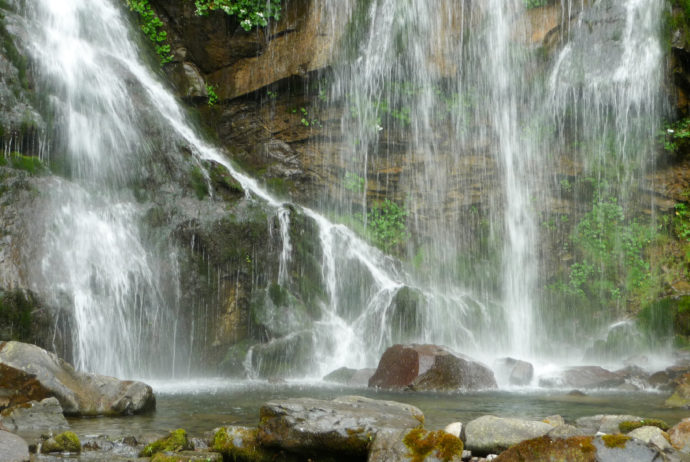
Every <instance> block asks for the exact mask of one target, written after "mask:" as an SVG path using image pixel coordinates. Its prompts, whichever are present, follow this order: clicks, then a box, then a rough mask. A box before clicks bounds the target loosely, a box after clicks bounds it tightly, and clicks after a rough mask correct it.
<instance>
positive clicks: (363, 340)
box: [24, 0, 661, 377]
mask: <svg viewBox="0 0 690 462" xmlns="http://www.w3.org/2000/svg"><path fill="white" fill-rule="evenodd" d="M476 3H478V2H470V1H462V2H452V1H442V2H439V4H431V3H430V2H425V1H422V0H411V1H408V2H399V1H393V0H376V1H371V2H356V1H354V0H352V1H351V0H348V1H345V0H329V1H328V2H327V5H326V8H325V9H324V11H326V12H327V13H328V12H331V13H332V12H334V11H337V12H339V14H342V15H346V16H348V17H349V18H350V21H351V24H352V25H353V27H350V31H351V35H350V36H349V37H346V39H345V46H344V48H345V50H344V51H342V50H341V53H339V54H336V55H335V56H337V57H338V59H342V60H343V61H341V63H342V65H336V66H335V69H334V75H335V77H334V81H333V82H332V85H331V92H330V94H329V95H328V104H330V105H331V106H333V107H336V108H340V109H342V114H343V115H342V117H341V119H340V123H339V125H340V130H341V131H342V133H346V134H348V135H347V139H346V143H347V146H348V150H346V152H344V156H343V157H342V158H341V159H339V164H338V165H342V172H341V173H342V177H343V180H344V181H343V184H344V185H345V186H344V188H343V189H341V190H340V191H338V194H337V195H336V197H335V198H331V199H329V200H328V201H324V203H322V204H321V207H322V208H323V209H325V210H328V211H329V212H328V214H329V215H335V216H337V217H339V218H343V216H345V215H352V216H354V217H356V219H357V220H359V222H360V223H361V225H362V226H364V227H367V226H372V223H370V222H371V221H373V220H376V218H377V217H376V215H375V214H372V213H371V212H370V213H367V210H368V209H371V208H372V206H378V204H379V203H380V200H381V199H383V197H382V196H378V197H376V196H373V195H372V194H370V192H369V191H368V183H369V181H375V182H377V183H378V184H389V183H390V184H392V183H394V181H393V180H392V178H393V177H394V176H395V177H397V181H396V182H395V183H396V184H397V186H396V187H395V188H394V189H391V190H390V191H389V192H390V197H388V198H389V199H392V200H393V201H394V202H395V203H397V204H404V206H405V207H406V209H407V212H408V213H409V215H408V220H407V221H408V222H409V223H411V227H412V231H413V232H414V234H415V236H417V237H416V239H417V241H416V242H414V244H400V243H397V244H396V246H394V247H392V248H389V249H387V250H389V251H392V252H397V253H398V255H399V256H403V257H404V256H405V255H407V256H408V257H414V258H410V260H412V261H413V263H412V264H402V263H400V261H399V260H398V259H396V258H392V257H389V256H387V255H386V254H385V253H384V252H381V251H379V250H378V249H376V248H374V247H372V246H370V245H368V244H367V243H365V242H364V241H363V240H361V239H360V238H359V237H357V235H356V234H355V233H353V232H352V231H351V230H350V229H348V228H347V227H345V226H343V225H337V224H333V223H331V222H330V221H329V220H327V219H326V218H325V217H324V216H323V215H321V214H319V213H317V212H315V211H313V210H310V209H307V208H297V210H298V212H297V213H300V214H302V215H304V216H306V217H308V218H309V219H310V220H313V222H315V223H316V225H317V227H318V237H319V243H318V244H319V246H320V250H321V261H320V265H321V275H320V276H321V279H322V286H323V287H322V288H321V289H323V290H322V291H323V293H324V294H325V295H324V297H322V298H321V299H320V300H319V301H318V302H316V303H317V305H318V306H316V307H315V309H316V311H318V314H317V315H315V316H313V318H314V320H309V322H306V320H305V318H304V317H301V315H298V314H297V312H296V311H295V313H294V316H293V315H292V314H291V316H289V317H287V318H280V319H287V321H285V322H287V324H288V327H290V328H291V329H292V331H291V332H290V333H288V334H287V335H284V336H282V337H281V336H278V337H275V338H271V339H270V340H269V342H268V343H269V344H270V343H273V344H276V345H277V347H278V349H280V350H282V351H284V352H285V351H287V352H288V353H289V352H290V351H291V350H290V348H292V345H294V344H295V341H296V340H299V341H300V342H301V341H302V340H303V339H306V343H308V346H307V347H303V346H298V347H297V349H298V350H299V351H301V352H303V353H304V354H305V355H306V356H308V359H307V363H308V367H307V368H306V369H301V370H300V372H299V373H300V374H306V375H312V376H319V377H320V376H321V375H322V374H323V373H325V372H328V371H330V370H332V369H334V368H336V367H339V366H349V367H365V366H372V365H374V364H375V363H376V361H377V360H378V358H379V357H380V354H381V353H382V352H383V351H384V350H385V349H386V348H387V347H388V346H390V345H391V344H393V343H395V342H410V341H417V342H429V343H438V344H445V345H448V346H450V347H452V348H455V349H457V350H460V351H463V352H466V353H469V354H474V355H477V356H478V357H481V358H483V359H490V358H492V357H495V356H496V355H499V354H510V355H517V356H521V357H532V358H533V357H535V356H539V355H544V354H545V351H544V349H541V350H540V349H539V348H538V346H539V345H540V344H546V345H547V348H551V347H550V346H548V342H549V340H550V335H551V333H550V332H549V331H548V329H546V328H544V327H543V326H542V321H541V315H540V301H539V300H538V296H537V294H536V291H537V286H538V285H539V283H540V282H541V281H540V279H539V278H540V276H541V275H539V274H538V268H539V265H540V257H539V255H538V252H537V247H538V243H539V240H540V239H541V238H540V233H539V227H538V225H537V223H538V220H539V217H538V213H539V211H540V210H541V209H543V208H544V207H545V206H544V203H546V202H548V201H547V199H546V197H547V193H546V192H545V187H544V184H549V183H550V182H552V180H551V178H550V175H549V166H550V165H551V164H552V160H551V159H550V158H549V155H550V153H551V151H552V149H553V146H563V145H564V144H566V141H569V138H568V137H571V136H573V135H572V133H571V132H572V130H571V129H570V128H568V129H567V130H566V129H565V128H564V127H565V126H566V125H568V127H570V125H571V124H572V121H571V120H565V119H566V114H568V115H569V114H570V113H571V112H570V111H568V108H569V107H570V106H575V107H576V108H578V111H575V113H576V114H577V115H578V117H581V118H582V119H583V120H585V122H586V124H581V125H582V126H585V125H587V124H589V123H590V122H591V124H592V126H597V127H601V126H607V124H610V126H611V127H613V128H615V129H616V130H617V138H616V140H617V141H616V142H617V143H618V145H619V146H620V147H621V149H622V150H623V151H624V152H627V150H628V147H629V146H631V137H638V136H639V137H643V136H646V135H647V134H648V133H649V132H648V131H645V132H642V131H640V130H641V127H642V125H641V123H638V122H636V121H637V120H638V119H639V120H642V119H643V118H650V119H658V118H659V114H660V113H659V111H660V108H659V106H660V105H659V104H657V99H658V93H659V80H660V79H659V68H660V62H659V61H660V59H661V57H660V54H659V55H657V54H655V53H656V51H655V50H658V49H659V39H658V29H660V27H659V22H660V19H659V18H660V16H661V7H660V6H655V4H656V2H655V1H654V0H626V2H623V3H624V8H626V12H627V15H626V16H625V17H626V20H625V21H624V25H625V28H624V31H623V32H622V34H625V35H624V36H625V40H626V41H625V43H626V44H627V46H626V48H625V52H624V53H623V54H622V57H621V62H620V66H618V67H617V68H616V69H617V70H616V71H615V72H611V70H610V69H608V70H607V69H606V68H604V67H602V68H600V69H598V70H597V71H596V73H597V75H596V76H597V77H598V78H599V80H597V81H596V82H597V83H596V84H594V85H592V86H587V85H586V84H583V81H582V80H576V79H575V77H576V76H578V75H579V76H582V72H580V71H579V69H581V67H580V66H586V67H587V68H589V66H588V65H587V64H586V61H585V62H584V63H583V62H582V61H583V59H584V58H585V57H586V56H587V52H586V51H583V50H584V49H585V48H584V47H586V43H587V42H586V38H585V36H586V31H585V30H584V29H583V28H581V26H580V24H581V23H575V24H571V14H572V15H575V12H576V11H579V9H582V5H580V6H579V9H578V8H576V6H577V3H578V2H574V3H572V2H570V1H565V0H564V1H562V2H561V5H560V9H558V7H559V5H552V7H553V8H556V9H558V11H557V12H556V15H557V16H558V17H559V18H560V20H561V21H562V24H561V30H562V34H561V35H562V39H563V40H565V41H566V44H565V46H564V49H563V51H562V52H561V53H560V55H559V56H558V59H557V60H556V61H555V64H554V66H553V69H552V70H551V72H550V75H551V80H550V81H549V82H546V81H544V79H543V78H540V77H539V76H538V75H539V72H542V73H543V74H544V75H546V73H545V72H543V69H544V68H545V67H547V66H548V63H545V62H544V60H543V58H541V55H540V53H539V51H538V47H537V46H535V45H534V44H533V43H532V42H530V40H531V37H532V36H533V35H534V34H535V33H536V32H535V30H534V29H536V27H535V26H534V24H532V23H530V22H529V19H528V16H529V15H527V14H526V13H527V12H526V11H525V8H526V6H525V3H524V2H523V1H521V0H509V1H505V0H490V1H487V2H479V3H481V4H479V5H477V4H476ZM602 8H604V7H602ZM585 11H589V10H585ZM24 12H25V14H24V16H25V17H26V20H27V23H28V28H29V30H30V31H31V33H30V34H29V36H30V37H31V45H30V46H31V53H32V56H33V59H34V60H35V62H36V65H37V67H38V71H39V72H38V73H39V77H40V85H41V87H42V88H41V90H42V91H45V92H46V93H47V94H49V95H50V98H51V107H52V109H53V112H54V113H55V124H54V125H55V126H56V127H60V130H59V131H58V134H57V142H56V143H55V147H54V149H53V151H54V152H64V153H65V157H66V159H67V165H68V166H69V170H70V174H71V178H72V181H71V182H65V185H64V186H63V187H61V188H59V190H56V191H55V194H54V199H55V204H56V205H55V207H54V209H55V211H54V213H53V214H51V215H50V218H49V219H47V220H46V225H45V226H46V230H47V231H46V235H47V236H48V239H46V244H45V250H44V258H43V260H42V262H41V264H40V265H37V269H36V274H35V276H34V280H35V286H36V289H37V290H38V291H39V292H40V293H44V294H45V293H47V294H48V295H49V296H51V297H52V299H53V301H54V304H56V305H60V304H65V303H68V304H71V306H73V308H74V319H75V321H76V323H77V328H76V331H75V334H74V336H75V338H74V340H75V342H74V343H75V345H74V346H75V359H76V362H77V365H78V366H79V367H80V368H83V369H89V370H94V371H99V372H105V373H110V374H115V375H120V376H127V375H132V374H136V375H151V374H156V373H160V371H161V370H167V371H170V370H172V371H173V373H175V370H176V368H177V369H180V368H182V367H184V365H185V364H187V365H188V364H189V362H190V357H189V355H190V351H191V350H192V346H191V345H192V344H193V343H194V341H199V340H198V339H197V340H195V339H189V338H187V337H188V336H189V333H187V332H178V331H177V330H176V327H177V325H176V322H177V320H178V319H179V311H180V309H181V308H180V307H179V299H180V297H179V293H178V291H179V288H178V286H177V284H176V282H175V283H172V284H171V283H170V282H169V281H177V280H178V278H179V275H178V274H177V272H178V270H177V264H176V258H177V257H176V255H175V254H174V252H173V251H172V250H171V249H170V248H169V247H167V246H165V245H163V246H160V247H156V246H154V245H152V243H151V242H150V240H148V239H147V238H146V237H145V233H143V232H142V227H143V225H142V215H143V212H144V211H143V210H141V208H140V206H139V205H138V203H137V201H136V200H135V198H134V197H133V194H132V193H131V192H130V191H129V190H128V185H129V184H130V183H132V182H133V181H134V180H135V179H137V178H138V177H139V175H141V170H143V169H145V167H146V165H147V164H146V163H147V161H148V160H150V158H151V156H152V152H153V151H154V149H153V148H152V147H151V146H150V145H149V142H148V139H149V135H150V133H148V131H145V130H152V131H154V132H156V131H157V130H159V131H160V132H161V133H165V134H166V139H168V140H169V141H168V142H169V144H170V147H171V149H176V148H178V147H179V146H184V147H187V148H189V150H190V151H191V152H192V153H193V154H194V155H195V156H196V157H197V158H198V159H200V160H209V161H213V162H216V163H218V164H220V165H223V166H224V167H225V168H226V169H227V170H228V171H229V172H230V173H231V175H232V176H233V177H234V178H235V179H236V180H237V181H238V182H239V183H240V184H241V186H242V188H244V190H245V192H246V194H247V196H248V197H249V198H253V199H254V200H257V201H263V202H265V203H266V204H267V205H268V206H269V207H272V208H274V209H275V210H276V216H277V219H278V222H279V225H280V239H281V242H282V246H283V247H282V252H281V253H280V261H279V269H278V277H277V281H276V282H277V284H278V285H279V286H281V287H288V286H289V285H290V284H291V281H290V279H291V277H292V276H290V269H291V267H292V266H293V265H294V264H295V262H294V261H293V259H292V257H291V255H292V252H293V250H294V249H293V248H294V246H295V244H294V243H293V242H292V241H291V239H290V227H291V226H292V223H291V221H292V220H291V213H292V212H291V211H290V208H288V207H285V206H283V205H282V204H281V203H280V201H279V200H278V199H276V198H275V197H273V196H272V195H271V194H269V193H267V192H266V191H265V190H264V189H262V188H261V187H260V186H259V185H258V183H257V182H256V181H255V180H254V179H252V178H250V177H248V176H247V175H245V174H243V173H241V172H239V171H237V170H236V169H235V168H234V167H233V165H232V164H230V162H228V160H227V159H226V158H225V157H224V155H223V153H222V152H221V151H219V150H218V149H216V148H214V147H213V146H210V145H209V144H207V143H206V142H204V141H203V140H202V139H201V138H200V136H199V135H198V134H197V133H196V132H195V129H194V128H193V127H192V125H190V124H189V123H188V122H187V120H186V117H185V115H184V112H183V110H182V109H181V107H180V106H179V104H178V103H177V101H176V100H175V99H174V97H173V96H172V95H171V93H170V92H169V91H168V90H167V89H166V88H165V87H164V86H163V85H162V84H161V83H160V82H159V80H158V79H157V78H156V77H155V76H154V75H153V74H152V72H151V71H150V70H149V69H148V68H147V66H146V65H145V64H144V63H143V62H142V61H141V60H139V59H138V58H137V56H138V54H139V53H138V51H137V48H136V46H135V45H134V42H133V41H132V40H131V38H130V35H131V34H132V33H133V31H132V30H131V27H130V26H129V25H128V24H127V23H126V21H125V20H124V19H123V14H122V13H123V11H122V10H121V9H120V8H118V7H116V6H115V5H114V4H113V2H112V1H106V0H99V1H97V0H80V1H77V0H70V1H64V2H59V4H57V3H56V2H52V1H50V0H38V1H36V2H32V3H31V4H29V5H26V6H24ZM582 14H586V13H582ZM587 14H588V13H587ZM537 35H538V34H537ZM578 53H579V55H578ZM638 53H639V54H638ZM575 56H580V58H578V59H575V58H574V57H575ZM641 58H646V59H645V60H642V59H641ZM630 62H643V63H644V66H637V67H636V69H637V71H638V72H640V73H641V74H639V75H633V74H632V73H626V72H628V71H626V69H629V67H628V66H627V65H626V63H630ZM590 77H592V79H593V76H590ZM643 78H644V80H645V82H646V83H645V84H640V85H636V84H633V83H635V82H638V81H640V80H642V79H643ZM638 79H639V80H638ZM590 80H591V79H590V78H589V77H587V74H586V73H585V81H590ZM132 91H134V92H136V100H137V101H139V103H137V104H134V102H133V100H134V98H132V96H131V92H132ZM583 95H584V96H583ZM554 114H555V117H554ZM631 116H632V117H631ZM642 116H644V117H642ZM554 119H555V123H553V120H554ZM547 123H553V124H554V125H557V126H560V128H561V131H557V134H556V135H551V134H540V133H535V130H536V129H539V127H540V126H541V125H544V124H547ZM574 126H580V125H578V124H574ZM144 127H147V128H146V129H145V128H144ZM653 128H654V127H652V129H653ZM566 132H568V133H567V134H566ZM590 134H591V131H587V132H586V133H585V134H584V135H581V136H582V137H585V138H586V136H589V135H590ZM156 142H161V143H164V142H165V141H162V140H157V141H156ZM398 145H405V146H407V147H406V148H405V149H404V150H403V152H396V149H395V147H396V146H398ZM650 149H651V148H650ZM626 158H627V157H623V159H626ZM410 165H411V166H412V168H410V167H409V166H410ZM592 168H594V167H592ZM626 178H627V181H630V179H629V177H626ZM389 180H390V182H389ZM386 194H387V193H386ZM389 237H390V236H389ZM396 242H397V241H396ZM193 246H194V244H193V243H192V247H193ZM166 281H167V282H166ZM65 300H67V301H66V302H65ZM169 334H171V335H169ZM201 341H203V339H202V340H201ZM290 354H291V353H290ZM579 355H580V356H581V351H580V352H579ZM287 360H288V361H289V360H290V357H289V356H288V357H287ZM262 361H263V358H262V350H261V345H259V346H256V347H252V348H250V349H249V353H248V355H247V358H246V360H245V365H246V367H247V368H248V369H249V370H250V375H251V374H254V373H256V371H257V370H259V369H261V363H262ZM161 363H162V364H161ZM156 365H159V366H160V367H158V368H157V367H156Z"/></svg>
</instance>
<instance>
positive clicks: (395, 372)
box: [369, 345, 497, 391]
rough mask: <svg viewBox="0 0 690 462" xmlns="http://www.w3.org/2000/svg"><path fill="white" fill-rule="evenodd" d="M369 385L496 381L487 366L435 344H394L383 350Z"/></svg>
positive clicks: (444, 386)
mask: <svg viewBox="0 0 690 462" xmlns="http://www.w3.org/2000/svg"><path fill="white" fill-rule="evenodd" d="M369 386H370V387H380V388H405V387H411V388H413V389H415V390H440V391H442V390H457V389H466V390H477V389H486V388H496V386H497V385H496V379H495V378H494V374H493V372H492V371H491V370H490V369H489V368H488V367H486V366H484V365H483V364H480V363H478V362H475V361H473V360H472V359H470V358H468V357H465V356H457V355H454V354H452V353H450V352H449V351H448V350H446V349H444V348H442V347H439V346H436V345H394V346H392V347H390V348H388V349H387V350H386V351H385V352H384V353H383V356H382V357H381V360H380V361H379V365H378V368H377V369H376V373H375V374H374V375H373V376H372V377H371V379H369Z"/></svg>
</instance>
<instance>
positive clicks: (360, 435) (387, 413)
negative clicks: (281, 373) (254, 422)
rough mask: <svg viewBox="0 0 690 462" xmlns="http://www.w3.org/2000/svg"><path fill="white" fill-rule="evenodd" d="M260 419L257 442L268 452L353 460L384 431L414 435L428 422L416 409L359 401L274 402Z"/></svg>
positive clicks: (371, 400)
mask: <svg viewBox="0 0 690 462" xmlns="http://www.w3.org/2000/svg"><path fill="white" fill-rule="evenodd" d="M260 416H261V423H260V424H259V433H258V438H257V439H258V442H259V444H261V445H262V446H264V447H266V448H274V449H284V450H287V451H290V452H296V453H300V454H309V455H312V454H317V455H318V454H324V453H330V454H332V453H338V454H343V456H351V457H364V456H365V455H366V453H367V451H368V448H369V445H370V444H371V442H372V441H373V439H374V437H375V436H376V434H377V433H378V432H380V431H384V430H410V429H413V428H416V427H418V426H420V425H421V424H422V423H423V422H424V415H423V414H422V412H421V411H420V410H419V409H417V408H416V407H414V406H410V405H409V404H402V403H397V402H394V401H378V400H373V399H369V398H363V397H359V396H345V397H340V398H336V399H334V400H333V401H322V400H317V399H310V398H295V399H287V400H281V401H270V402H268V403H266V404H264V405H263V406H262V407H261V411H260Z"/></svg>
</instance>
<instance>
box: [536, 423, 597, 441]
mask: <svg viewBox="0 0 690 462" xmlns="http://www.w3.org/2000/svg"><path fill="white" fill-rule="evenodd" d="M546 436H548V437H549V438H551V439H556V438H559V439H565V438H572V437H574V436H588V434H587V432H585V431H584V430H582V429H581V428H577V427H575V426H573V425H568V424H562V425H556V426H555V427H553V429H552V430H550V431H549V432H548V433H547V434H546Z"/></svg>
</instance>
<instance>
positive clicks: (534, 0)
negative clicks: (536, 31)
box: [522, 0, 549, 10]
mask: <svg viewBox="0 0 690 462" xmlns="http://www.w3.org/2000/svg"><path fill="white" fill-rule="evenodd" d="M522 3H524V5H525V8H526V9H528V10H531V9H532V8H539V7H542V6H546V5H547V4H548V3H549V2H548V0H522Z"/></svg>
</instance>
